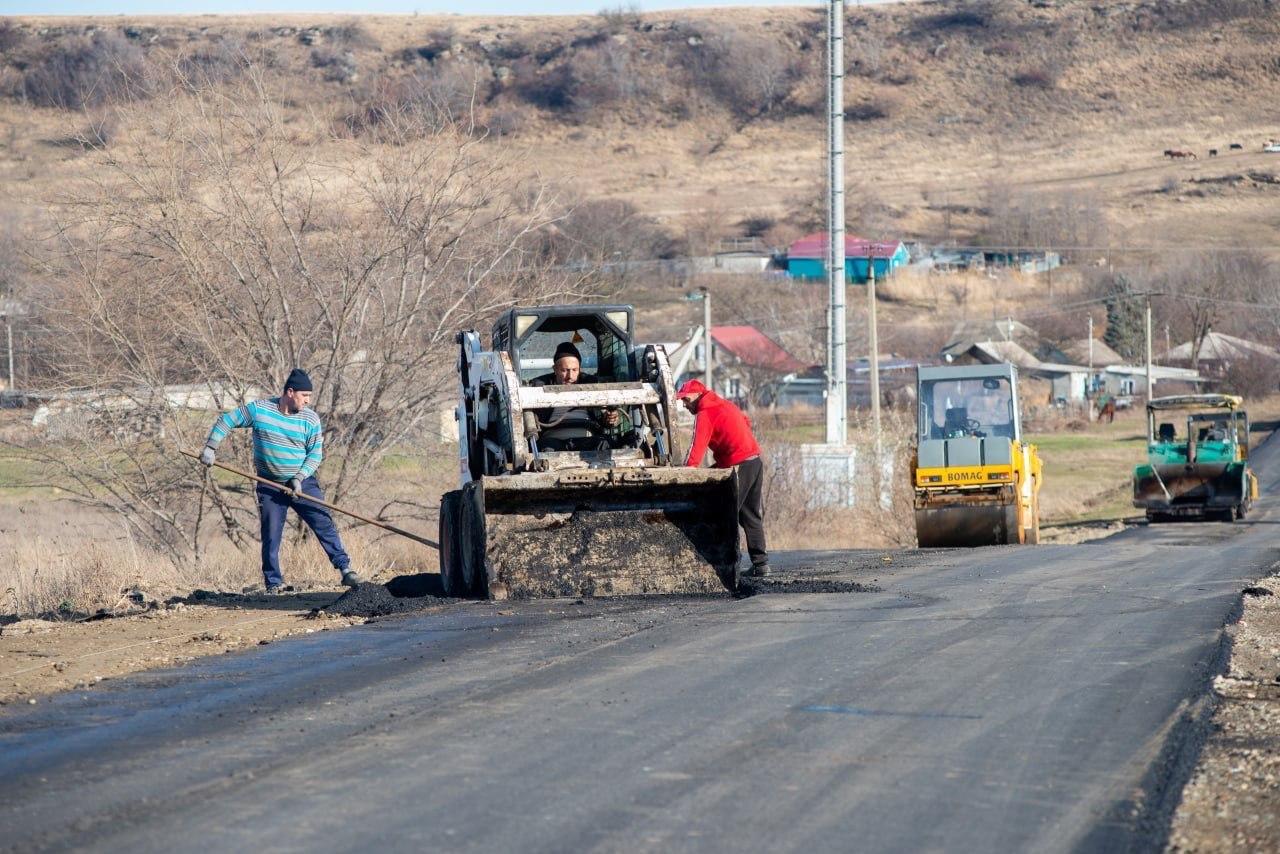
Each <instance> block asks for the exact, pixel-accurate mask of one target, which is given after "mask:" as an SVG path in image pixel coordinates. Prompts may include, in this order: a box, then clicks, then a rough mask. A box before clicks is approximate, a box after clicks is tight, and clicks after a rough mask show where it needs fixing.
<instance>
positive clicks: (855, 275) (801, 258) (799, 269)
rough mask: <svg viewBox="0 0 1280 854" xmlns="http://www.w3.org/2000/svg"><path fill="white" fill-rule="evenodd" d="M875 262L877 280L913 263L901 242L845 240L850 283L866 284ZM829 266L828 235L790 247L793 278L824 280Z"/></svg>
mask: <svg viewBox="0 0 1280 854" xmlns="http://www.w3.org/2000/svg"><path fill="white" fill-rule="evenodd" d="M873 260H874V263H875V269H876V278H877V279H883V278H886V277H888V276H890V275H892V274H893V272H894V271H895V270H897V269H898V268H899V267H901V266H902V265H904V264H906V263H907V262H908V261H910V260H911V255H910V253H908V252H907V247H906V245H905V244H904V243H903V242H902V241H901V240H896V241H895V240H891V241H885V242H873V241H870V240H867V239H865V238H862V237H854V236H846V237H845V239H844V274H845V278H846V279H847V280H848V281H850V282H857V283H859V284H861V283H863V282H865V281H866V280H867V277H868V271H869V269H870V265H871V263H872V262H873ZM826 264H827V235H826V234H825V233H819V234H810V235H808V236H807V237H802V238H800V239H799V240H797V241H795V242H794V243H792V244H791V246H789V247H788V248H787V275H788V276H791V277H792V278H796V279H825V278H826V276H827V270H826Z"/></svg>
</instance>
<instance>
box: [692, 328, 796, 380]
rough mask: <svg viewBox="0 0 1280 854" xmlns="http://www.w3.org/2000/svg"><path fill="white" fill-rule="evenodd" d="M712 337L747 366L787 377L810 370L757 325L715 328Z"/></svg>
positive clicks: (712, 330)
mask: <svg viewBox="0 0 1280 854" xmlns="http://www.w3.org/2000/svg"><path fill="white" fill-rule="evenodd" d="M711 338H712V340H713V341H714V342H715V343H716V344H717V345H719V346H720V348H721V349H723V350H727V351H728V352H729V353H732V354H733V355H734V356H735V357H737V359H738V361H740V362H742V363H743V364H744V365H750V366H752V367H756V368H768V369H769V370H774V371H778V372H779V373H784V374H789V373H795V372H796V371H802V370H804V369H805V368H806V367H808V365H806V364H805V363H804V362H801V361H800V360H799V359H797V358H796V357H795V356H793V355H791V354H790V353H788V352H787V351H786V350H784V349H782V347H781V346H779V345H778V343H777V342H776V341H774V340H773V339H772V338H770V337H769V336H767V335H765V334H764V333H763V332H761V331H760V330H759V329H756V328H755V327H754V326H712V327H711Z"/></svg>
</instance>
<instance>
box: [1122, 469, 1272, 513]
mask: <svg viewBox="0 0 1280 854" xmlns="http://www.w3.org/2000/svg"><path fill="white" fill-rule="evenodd" d="M1243 470H1244V465H1243V464H1242V463H1191V464H1173V465H1159V466H1151V465H1142V466H1138V467H1137V469H1136V470H1135V471H1134V475H1133V503H1134V505H1135V506H1137V507H1146V508H1147V509H1149V510H1152V511H1155V512H1161V513H1187V514H1195V513H1198V512H1206V511H1208V512H1213V511H1223V510H1229V509H1232V508H1234V507H1236V506H1237V505H1239V504H1240V503H1241V502H1244V501H1246V500H1247V499H1248V498H1249V496H1248V495H1246V490H1247V486H1246V479H1245V477H1244V474H1243Z"/></svg>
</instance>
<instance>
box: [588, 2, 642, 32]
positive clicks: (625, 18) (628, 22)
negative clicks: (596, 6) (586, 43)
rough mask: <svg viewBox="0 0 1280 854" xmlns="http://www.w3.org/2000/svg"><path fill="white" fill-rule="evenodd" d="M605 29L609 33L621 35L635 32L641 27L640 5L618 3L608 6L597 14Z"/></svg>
mask: <svg viewBox="0 0 1280 854" xmlns="http://www.w3.org/2000/svg"><path fill="white" fill-rule="evenodd" d="M596 14H597V16H598V17H599V18H600V23H601V25H602V27H603V29H604V30H605V31H606V32H609V33H621V32H625V31H626V30H634V29H636V28H637V27H639V26H640V5H639V4H638V3H618V4H617V5H615V6H606V7H605V8H603V9H601V10H600V11H599V12H597V13H596Z"/></svg>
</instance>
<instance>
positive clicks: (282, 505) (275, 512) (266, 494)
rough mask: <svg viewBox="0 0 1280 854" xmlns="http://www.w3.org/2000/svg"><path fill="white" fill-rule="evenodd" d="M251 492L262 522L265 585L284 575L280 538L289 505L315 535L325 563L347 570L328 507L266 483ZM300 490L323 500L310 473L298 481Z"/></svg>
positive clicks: (279, 580) (280, 581)
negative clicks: (281, 562)
mask: <svg viewBox="0 0 1280 854" xmlns="http://www.w3.org/2000/svg"><path fill="white" fill-rule="evenodd" d="M254 492H255V493H256V494H257V497H258V517H259V519H260V520H261V522H262V577H263V580H265V581H266V582H267V586H268V587H270V586H271V585H273V584H284V576H282V575H281V574H280V540H281V538H282V537H283V535H284V519H285V516H286V515H288V513H289V508H290V507H292V508H293V512H294V513H297V514H298V515H299V516H300V517H301V518H302V521H304V522H306V523H307V527H308V528H310V529H311V531H312V533H314V534H315V535H316V539H317V540H319V541H320V545H321V547H322V548H323V549H324V552H325V554H327V555H328V556H329V562H330V563H332V564H333V565H334V567H335V568H336V569H337V570H338V571H339V572H346V571H347V567H349V566H350V565H351V558H350V557H348V556H347V551H346V549H344V548H343V547H342V539H341V538H340V537H339V536H338V528H337V526H335V525H334V524H333V517H332V516H330V515H329V511H328V510H326V509H325V508H323V507H321V506H320V505H318V504H312V503H311V502H310V501H307V500H306V499H305V498H304V499H301V500H295V499H294V498H293V496H291V495H289V494H288V493H287V492H281V491H280V490H278V489H272V488H271V487H269V486H262V485H259V486H258V487H257V488H256V489H255V490H254ZM302 492H303V493H304V494H305V495H311V496H314V497H315V498H319V499H322V500H323V499H324V493H323V492H321V491H320V484H319V483H318V482H317V481H316V479H315V476H314V475H313V476H311V477H309V478H307V479H306V480H304V481H303V482H302Z"/></svg>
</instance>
